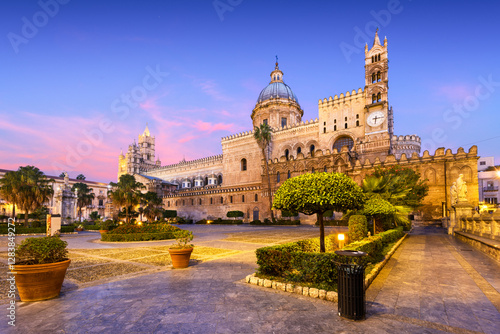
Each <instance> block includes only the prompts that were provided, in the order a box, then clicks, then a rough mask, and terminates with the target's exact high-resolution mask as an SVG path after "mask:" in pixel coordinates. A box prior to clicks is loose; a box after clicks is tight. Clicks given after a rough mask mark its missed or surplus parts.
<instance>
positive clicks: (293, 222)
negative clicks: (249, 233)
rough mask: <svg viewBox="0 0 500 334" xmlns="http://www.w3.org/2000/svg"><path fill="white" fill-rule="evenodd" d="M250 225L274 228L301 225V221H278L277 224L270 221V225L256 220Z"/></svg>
mask: <svg viewBox="0 0 500 334" xmlns="http://www.w3.org/2000/svg"><path fill="white" fill-rule="evenodd" d="M250 225H264V226H274V225H300V220H298V219H297V220H287V219H278V220H276V223H274V224H273V223H272V222H271V221H270V220H268V223H266V221H264V222H261V221H260V220H254V221H251V222H250Z"/></svg>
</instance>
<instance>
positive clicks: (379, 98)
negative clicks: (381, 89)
mask: <svg viewBox="0 0 500 334" xmlns="http://www.w3.org/2000/svg"><path fill="white" fill-rule="evenodd" d="M380 101H382V94H380V93H378V94H377V102H380Z"/></svg>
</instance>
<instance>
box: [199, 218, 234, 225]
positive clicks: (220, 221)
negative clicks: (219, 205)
mask: <svg viewBox="0 0 500 334" xmlns="http://www.w3.org/2000/svg"><path fill="white" fill-rule="evenodd" d="M195 224H226V225H236V224H243V221H242V220H240V219H235V220H233V219H220V218H218V219H215V220H207V219H202V220H198V221H197V222H196V223H195Z"/></svg>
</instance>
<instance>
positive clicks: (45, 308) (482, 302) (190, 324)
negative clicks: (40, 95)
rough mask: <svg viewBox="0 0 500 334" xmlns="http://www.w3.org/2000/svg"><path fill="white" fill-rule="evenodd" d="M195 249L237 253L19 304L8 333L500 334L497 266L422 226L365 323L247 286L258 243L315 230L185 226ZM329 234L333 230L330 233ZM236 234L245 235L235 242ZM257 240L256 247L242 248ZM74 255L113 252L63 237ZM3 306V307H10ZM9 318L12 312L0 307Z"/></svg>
mask: <svg viewBox="0 0 500 334" xmlns="http://www.w3.org/2000/svg"><path fill="white" fill-rule="evenodd" d="M182 228H187V229H190V230H192V231H193V232H194V233H195V236H196V237H195V240H194V241H195V244H196V245H197V246H207V247H218V248H226V249H232V250H239V251H240V252H238V253H237V254H235V255H230V256H227V257H224V258H220V259H216V260H212V261H206V262H201V263H198V264H194V265H193V266H190V267H189V268H187V269H182V270H170V269H168V270H163V271H159V272H155V273H152V274H148V275H142V276H138V277H133V278H128V279H116V280H114V281H110V282H108V283H103V284H97V285H93V286H88V287H80V288H76V289H75V288H73V289H71V288H68V284H67V283H66V282H65V286H64V287H63V293H62V294H61V297H60V298H57V299H53V300H49V301H44V302H35V303H21V302H18V303H17V313H16V327H15V328H12V327H11V326H8V325H7V320H6V317H5V316H4V317H2V318H3V319H4V320H2V321H1V322H0V332H2V333H371V334H373V333H499V332H500V313H499V309H500V293H499V292H500V264H499V263H498V262H496V261H494V260H492V259H491V258H489V257H487V256H485V255H483V254H482V253H480V252H478V251H476V250H475V249H473V248H471V247H470V246H469V245H467V244H464V243H461V242H458V241H456V240H454V239H453V238H451V237H449V236H447V235H445V234H444V233H443V230H442V229H440V228H436V227H423V226H422V227H416V228H414V230H413V231H412V232H411V234H410V236H409V237H408V238H406V240H405V241H404V242H403V243H402V245H401V246H400V247H399V248H398V250H397V251H396V253H395V254H394V256H393V257H392V258H391V260H390V261H389V262H388V263H387V265H386V266H385V267H384V269H383V270H382V271H381V272H380V274H379V275H378V277H377V278H376V279H375V280H374V282H373V283H372V285H371V286H370V288H369V289H368V290H367V292H366V296H367V319H366V320H364V321H358V322H354V321H350V320H346V319H343V318H340V317H339V316H338V315H337V304H336V303H332V302H328V301H324V300H319V299H312V298H308V297H303V296H300V295H296V294H289V293H286V292H281V291H277V290H272V289H267V288H263V287H258V286H254V285H250V284H246V283H244V278H245V276H246V275H248V274H251V273H253V272H255V269H256V267H257V266H256V263H255V261H256V258H255V249H256V248H258V247H262V246H263V245H264V244H258V243H257V242H258V241H259V240H263V241H265V238H264V237H263V238H261V239H259V238H258V237H257V236H259V235H264V236H265V237H267V238H269V237H271V236H272V233H271V234H270V231H279V232H281V234H282V235H286V234H287V233H292V232H293V233H294V234H295V235H296V234H297V233H303V234H304V235H307V236H309V234H310V233H314V232H317V233H318V234H319V231H318V229H317V228H314V227H308V226H303V227H275V228H274V227H273V228H268V227H251V226H188V227H184V226H183V227H182ZM332 230H333V229H329V231H330V232H331V231H332ZM238 235H241V236H243V237H241V238H238ZM248 236H255V237H256V239H255V240H254V241H253V242H245V241H244V240H245V238H248ZM64 238H65V239H66V240H67V241H68V243H69V248H70V249H89V248H99V249H103V248H112V247H137V246H142V245H144V244H147V245H156V244H158V245H168V244H169V243H172V242H171V241H167V242H165V241H164V242H154V243H130V244H126V245H123V244H119V245H116V244H109V243H98V242H95V240H96V239H98V236H97V234H91V233H86V234H81V235H78V236H75V235H72V236H69V237H64ZM4 302H5V300H4ZM2 308H3V309H4V311H3V312H5V309H6V305H5V304H4V305H2Z"/></svg>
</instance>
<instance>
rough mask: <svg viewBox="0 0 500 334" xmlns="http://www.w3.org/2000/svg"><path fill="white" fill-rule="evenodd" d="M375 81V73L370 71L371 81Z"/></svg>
mask: <svg viewBox="0 0 500 334" xmlns="http://www.w3.org/2000/svg"><path fill="white" fill-rule="evenodd" d="M374 82H375V73H372V83H374Z"/></svg>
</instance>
